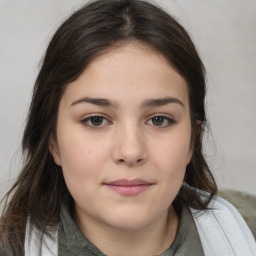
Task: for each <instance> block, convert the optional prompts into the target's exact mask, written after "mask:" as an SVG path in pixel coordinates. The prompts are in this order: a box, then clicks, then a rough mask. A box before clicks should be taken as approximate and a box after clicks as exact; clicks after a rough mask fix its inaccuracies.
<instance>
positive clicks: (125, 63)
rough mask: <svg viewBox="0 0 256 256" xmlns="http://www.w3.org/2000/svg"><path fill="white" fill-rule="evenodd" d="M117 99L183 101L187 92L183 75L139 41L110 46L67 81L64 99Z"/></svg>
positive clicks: (185, 100)
mask: <svg viewBox="0 0 256 256" xmlns="http://www.w3.org/2000/svg"><path fill="white" fill-rule="evenodd" d="M82 96H83V97H86V96H90V97H101V98H110V99H117V100H118V101H121V102H122V100H125V99H126V100H127V98H129V99H130V101H135V100H137V101H142V100H143V99H144V98H152V97H154V98H157V97H166V96H170V97H177V98H179V99H180V100H181V101H183V102H184V103H185V104H186V102H187V97H188V92H187V84H186V81H185V80H184V79H183V77H182V76H181V75H180V74H179V73H178V72H177V71H176V70H175V69H174V68H173V67H172V66H171V65H170V63H169V62H168V61H167V60H166V59H165V57H163V56H162V55H161V54H159V53H158V52H156V51H154V50H153V49H152V48H150V47H148V46H145V45H143V44H139V43H129V44H124V45H121V46H118V47H112V48H110V49H108V50H107V51H105V52H104V53H102V54H101V55H99V56H98V57H96V58H95V59H94V60H93V61H92V62H91V63H90V64H89V65H88V66H87V67H86V69H85V70H84V71H83V73H82V74H81V75H80V77H79V78H78V79H77V80H76V81H74V82H72V83H71V84H69V85H68V87H67V89H66V91H65V93H64V95H63V98H64V100H65V101H66V102H70V101H72V100H76V98H79V97H82Z"/></svg>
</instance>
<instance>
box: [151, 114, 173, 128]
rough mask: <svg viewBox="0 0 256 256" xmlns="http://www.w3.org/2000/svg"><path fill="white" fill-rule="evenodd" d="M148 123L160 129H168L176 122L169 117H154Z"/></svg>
mask: <svg viewBox="0 0 256 256" xmlns="http://www.w3.org/2000/svg"><path fill="white" fill-rule="evenodd" d="M147 123H148V124H150V125H154V126H159V127H168V126H170V125H172V124H174V123H175V121H174V120H173V119H172V118H170V117H167V116H154V117H152V118H151V119H150V120H149V121H148V122H147Z"/></svg>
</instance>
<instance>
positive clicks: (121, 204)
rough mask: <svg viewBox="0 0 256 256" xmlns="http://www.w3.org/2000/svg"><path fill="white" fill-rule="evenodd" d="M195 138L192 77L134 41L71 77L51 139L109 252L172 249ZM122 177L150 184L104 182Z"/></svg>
mask: <svg viewBox="0 0 256 256" xmlns="http://www.w3.org/2000/svg"><path fill="white" fill-rule="evenodd" d="M92 98H97V99H107V100H108V101H111V104H110V106H106V104H105V103H106V102H105V101H104V102H103V101H101V103H102V102H103V103H104V104H103V106H101V105H99V101H98V103H97V102H95V101H94V102H92V101H91V100H88V99H92ZM163 98H168V100H166V101H165V102H163V101H162V104H161V105H159V104H158V105H157V104H153V103H152V99H163ZM170 99H171V101H170ZM88 101H90V102H88ZM149 102H151V104H149ZM96 103H97V104H96ZM147 103H148V104H147ZM92 115H94V116H95V115H97V116H100V117H103V118H100V119H97V118H95V117H94V118H91V116H92ZM156 116H158V119H157V118H156ZM95 124H97V125H95ZM190 141H191V124H190V114H189V101H188V90H187V84H186V82H185V80H184V79H183V78H182V77H181V76H180V75H179V74H178V73H177V72H176V71H175V70H174V69H173V68H172V66H171V65H170V64H169V63H168V62H167V61H166V60H165V58H164V57H163V56H161V55H160V54H158V53H156V52H155V51H153V50H152V49H150V48H149V47H147V46H145V45H142V44H138V43H129V44H124V45H122V46H118V47H116V48H111V49H109V50H108V51H106V52H105V53H103V54H102V55H100V56H98V57H97V58H96V59H94V60H93V61H92V62H91V63H90V65H89V66H88V67H87V68H86V69H85V70H84V72H83V73H82V75H81V76H80V77H79V78H78V79H77V80H76V81H74V82H73V83H71V84H69V85H68V87H67V89H66V91H65V93H64V95H63V97H62V99H61V102H60V106H59V112H58V120H57V143H55V144H54V143H52V144H51V145H52V146H50V151H51V153H52V155H53V157H54V160H55V162H56V164H58V165H60V166H61V167H62V170H63V174H64V178H65V181H66V184H67V187H68V189H69V191H70V193H71V195H72V196H73V198H74V202H75V221H76V223H77V225H78V226H79V227H80V229H81V231H82V232H83V233H84V235H85V236H86V237H87V238H88V239H89V240H90V241H91V242H93V243H94V244H95V245H96V246H97V247H98V248H99V249H101V250H102V251H103V252H104V253H105V254H107V255H155V254H159V253H162V252H163V251H165V250H166V249H168V248H169V246H170V245H171V243H172V242H173V241H174V239H175V236H176V234H177V230H178V225H179V218H178V216H177V214H176V212H175V210H174V208H173V207H172V205H171V204H172V202H173V200H174V198H175V197H176V195H177V193H178V191H179V189H180V187H181V185H182V181H183V178H184V175H185V169H186V165H187V164H188V163H189V161H190V159H191V155H192V150H191V147H190ZM118 179H126V180H133V179H142V180H144V181H146V182H148V183H150V185H149V186H147V188H146V189H145V190H143V191H142V192H140V193H138V194H135V195H124V194H120V193H119V192H117V191H114V190H113V189H112V188H111V187H110V186H109V185H106V184H108V183H109V182H111V181H115V180H118Z"/></svg>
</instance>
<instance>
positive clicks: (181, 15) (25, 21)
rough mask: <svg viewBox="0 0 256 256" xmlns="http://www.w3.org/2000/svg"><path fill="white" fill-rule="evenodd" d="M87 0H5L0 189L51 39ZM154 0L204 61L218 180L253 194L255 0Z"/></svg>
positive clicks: (0, 31) (0, 32) (1, 14)
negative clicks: (187, 35) (182, 28)
mask: <svg viewBox="0 0 256 256" xmlns="http://www.w3.org/2000/svg"><path fill="white" fill-rule="evenodd" d="M86 2H87V1H82V0H72V1H70V0H44V1H40V0H0V74H1V75H0V88H1V94H0V120H1V126H0V196H2V195H3V193H4V192H5V191H6V189H7V187H8V186H10V184H11V183H12V181H13V179H14V178H15V177H16V175H17V173H18V170H19V168H20V166H21V161H20V140H21V136H22V130H23V128H24V121H25V117H26V112H27V109H28V106H29V102H30V97H31V91H32V87H33V83H34V80H35V78H36V75H37V73H38V69H39V68H38V67H39V64H40V60H41V57H42V55H43V52H44V50H45V48H46V45H47V43H48V42H49V40H50V37H51V35H52V34H53V32H54V31H55V30H56V28H57V27H58V25H59V24H60V23H61V21H63V20H64V19H65V18H66V17H67V16H68V15H69V14H70V13H71V11H72V10H75V9H77V8H78V7H79V6H81V5H82V4H84V3H86ZM155 2H156V3H157V4H159V5H160V6H163V7H164V8H165V9H166V10H168V11H170V13H172V14H173V15H174V16H175V17H176V18H177V19H178V20H179V21H180V22H181V23H182V24H183V25H184V26H185V28H186V29H187V30H188V31H189V33H190V35H191V36H192V39H193V40H194V42H195V44H196V46H197V48H198V50H199V52H200V55H201V57H202V60H203V62H204V64H205V66H206V69H207V80H208V96H207V109H208V115H209V118H210V124H211V131H212V136H207V138H208V139H206V142H205V145H206V148H207V150H206V155H207V159H208V161H209V163H210V166H211V168H212V171H213V173H214V175H215V177H216V180H217V181H218V183H219V185H220V187H221V188H230V189H235V190H240V191H245V192H249V193H251V194H255V195H256V185H255V183H256V169H255V165H256V28H255V24H256V1H255V0H211V1H206V0H179V1H175V0H158V1H157V0H156V1H155ZM212 138H213V140H214V142H213V141H212Z"/></svg>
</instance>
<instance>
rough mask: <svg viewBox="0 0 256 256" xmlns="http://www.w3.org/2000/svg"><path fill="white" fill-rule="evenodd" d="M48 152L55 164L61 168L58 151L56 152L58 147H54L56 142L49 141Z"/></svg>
mask: <svg viewBox="0 0 256 256" xmlns="http://www.w3.org/2000/svg"><path fill="white" fill-rule="evenodd" d="M48 148H49V151H50V153H51V155H52V157H53V159H54V162H55V164H57V165H59V166H61V161H60V154H59V150H58V146H57V145H56V142H54V141H53V139H52V138H51V139H50V140H49V146H48Z"/></svg>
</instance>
